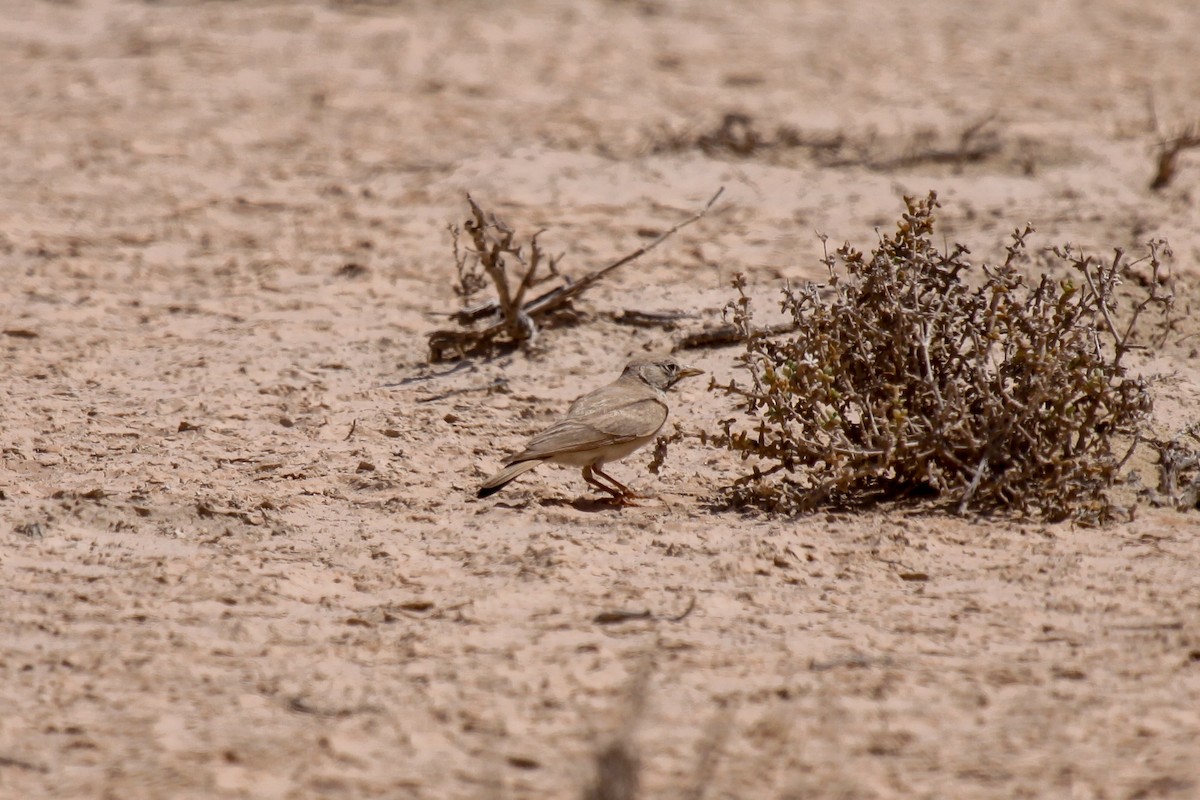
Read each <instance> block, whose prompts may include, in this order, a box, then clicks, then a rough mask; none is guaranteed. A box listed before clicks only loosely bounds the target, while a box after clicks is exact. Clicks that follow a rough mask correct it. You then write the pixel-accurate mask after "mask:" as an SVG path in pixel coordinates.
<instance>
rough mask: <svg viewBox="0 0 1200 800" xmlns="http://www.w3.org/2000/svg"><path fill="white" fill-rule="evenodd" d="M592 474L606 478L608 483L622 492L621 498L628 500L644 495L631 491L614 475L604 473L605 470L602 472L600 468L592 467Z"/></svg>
mask: <svg viewBox="0 0 1200 800" xmlns="http://www.w3.org/2000/svg"><path fill="white" fill-rule="evenodd" d="M592 472H593V473H595V474H596V475H599V476H600V477H601V478H604V479H605V480H606V481H608V482H609V483H611V484H612V485H613V486H615V487H617V489H618V490H619V491H620V492H621V496H622V497H623V498H625V499H626V500H628V499H631V498H635V497H641V496H642V495H640V494H638V493H637V492H635V491H634V490H633V489H630V488H629V487H628V486H626V485H625V484H623V483H621V482H620V481H619V480H617V479H616V478H614V477H613V476H612V475H609V474H608V473H607V472H604V471H603V470H601V469H600V467H598V466H596V467H592Z"/></svg>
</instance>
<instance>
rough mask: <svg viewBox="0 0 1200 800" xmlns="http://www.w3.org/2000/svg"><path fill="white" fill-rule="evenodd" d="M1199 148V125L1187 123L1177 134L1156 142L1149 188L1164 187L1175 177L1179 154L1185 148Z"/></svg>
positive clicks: (1154, 189)
mask: <svg viewBox="0 0 1200 800" xmlns="http://www.w3.org/2000/svg"><path fill="white" fill-rule="evenodd" d="M1197 148H1200V125H1195V124H1193V125H1188V126H1187V127H1185V128H1183V129H1182V130H1181V131H1179V133H1178V134H1176V135H1175V136H1172V137H1171V138H1169V139H1165V140H1163V141H1161V142H1159V143H1158V160H1157V164H1156V168H1155V171H1154V179H1153V180H1152V181H1150V189H1151V190H1153V191H1158V190H1159V189H1164V188H1166V187H1167V185H1168V184H1170V183H1171V181H1173V180H1174V179H1175V174H1176V172H1178V170H1179V156H1180V154H1181V153H1183V152H1184V151H1185V150H1194V149H1197Z"/></svg>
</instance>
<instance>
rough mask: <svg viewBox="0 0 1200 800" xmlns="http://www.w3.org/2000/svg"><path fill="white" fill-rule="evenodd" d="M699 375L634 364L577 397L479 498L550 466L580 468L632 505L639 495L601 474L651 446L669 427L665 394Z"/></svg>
mask: <svg viewBox="0 0 1200 800" xmlns="http://www.w3.org/2000/svg"><path fill="white" fill-rule="evenodd" d="M703 372H704V371H703V370H699V369H696V368H695V367H689V366H685V365H683V364H680V363H679V362H678V361H676V360H675V359H674V358H673V357H671V356H662V357H657V358H635V359H634V360H632V361H630V362H629V363H628V364H627V365H626V366H625V370H624V372H622V373H621V377H619V378H617V379H616V380H615V381H613V382H612V383H610V384H608V385H607V386H603V387H601V388H599V389H596V390H595V391H592V392H588V393H587V394H585V395H584V396H583V397H580V398H579V399H578V400H576V401H575V402H574V403H572V404H571V407H570V408H569V409H567V414H566V416H565V417H563V418H562V419H560V420H559V421H558V422H556V423H554V424H553V425H551V426H550V427H549V428H547V429H546V430H544V431H542V432H541V433H539V434H538V435H536V436H534V437H533V438H532V439H530V440H529V444H527V445H525V449H524V450H522V451H521V452H519V453H517V454H516V455H514V456H513V457H511V458H509V459H508V462H507V466H505V467H504V469H502V470H500V471H499V472H497V473H496V474H495V475H493V476H492V477H490V478H488V479H487V480H486V481H484V483H483V485H482V486H481V487H479V496H480V497H487V496H489V495H493V494H495V493H496V492H498V491H500V490H501V489H503V488H504V487H505V486H507V485H508V484H509V483H510V482H511V481H512V480H513V479H515V478H516V477H517V476H518V475H521V474H522V473H525V472H528V471H529V470H531V469H533V468H534V467H536V466H537V465H538V464H541V463H542V462H544V461H549V462H550V463H552V464H565V465H568V466H572V467H582V468H583V479H584V480H585V481H587V482H588V483H590V484H591V485H592V486H595V487H596V488H597V489H600V490H601V491H604V492H607V493H608V494H610V495H612V497H613V499H614V500H616V501H617V502H619V503H628V502H630V500H632V499H633V498H635V497H637V495H636V494H635V493H634V492H633V491H632V490H631V489H630V488H629V487H628V486H625V485H624V484H623V483H621V482H620V481H618V480H617V479H616V478H614V477H612V476H611V475H608V474H607V473H605V472H604V470H603V469H602V468H603V466H604V465H605V464H608V463H609V462H612V461H618V460H620V459H622V458H625V456H627V455H629V454H630V453H632V452H633V451H635V450H637V449H638V448H639V447H642V446H643V445H645V444H647V443H649V442H650V441H651V440H653V439H654V437H655V435H656V434H657V433H658V431H659V429H660V428H662V426H663V423H665V422H666V421H667V402H666V401H667V397H666V392H667V390H668V389H670V388H671V387H672V386H674V385H675V384H676V383H678V382H679V381H680V380H681V379H683V378H687V377H690V376H692V375H701V374H703ZM601 478H603V479H604V480H605V481H607V483H602V482H601V481H600V479H601Z"/></svg>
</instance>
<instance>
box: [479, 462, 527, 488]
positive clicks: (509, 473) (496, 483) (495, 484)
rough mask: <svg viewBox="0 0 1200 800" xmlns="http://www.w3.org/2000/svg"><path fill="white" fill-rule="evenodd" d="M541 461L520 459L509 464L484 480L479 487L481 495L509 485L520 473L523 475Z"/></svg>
mask: <svg viewBox="0 0 1200 800" xmlns="http://www.w3.org/2000/svg"><path fill="white" fill-rule="evenodd" d="M540 463H542V462H541V461H518V462H517V463H515V464H509V465H508V466H507V467H505V468H504V469H502V470H500V471H499V472H497V473H496V474H495V475H493V476H492V477H490V478H488V479H487V480H486V481H484V482H483V486H480V487H479V494H478V496H479V497H489V496H491V495H493V494H495V493H496V492H498V491H500V490H501V489H503V488H504V487H505V486H508V484H509V483H510V482H512V481H513V480H515V479H516V477H517V476H518V475H523V474H524V473H526V472H528V471H529V470H531V469H533V468H534V467H536V466H537V465H538V464H540Z"/></svg>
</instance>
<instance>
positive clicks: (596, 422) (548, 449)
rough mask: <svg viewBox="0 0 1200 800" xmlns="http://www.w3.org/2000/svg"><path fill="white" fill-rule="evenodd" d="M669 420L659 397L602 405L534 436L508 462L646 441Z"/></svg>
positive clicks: (562, 420)
mask: <svg viewBox="0 0 1200 800" xmlns="http://www.w3.org/2000/svg"><path fill="white" fill-rule="evenodd" d="M576 410H577V409H576ZM666 421H667V404H666V403H664V402H663V401H662V400H660V399H658V398H657V397H645V398H642V399H639V400H632V401H629V402H626V403H621V404H616V403H612V404H599V407H598V408H597V410H595V411H593V412H591V413H585V414H578V413H575V414H572V415H571V416H568V417H566V418H565V419H561V420H559V421H558V422H556V423H554V424H553V425H551V426H550V427H549V428H547V429H546V430H544V431H542V432H541V433H539V434H538V435H537V436H534V437H533V438H532V439H530V440H529V444H528V445H526V446H525V450H524V451H522V452H520V453H518V454H517V455H515V456H513V457H512V458H511V459H510V460H509V463H515V462H518V461H528V460H530V459H534V458H546V457H547V456H551V455H554V454H556V453H575V452H578V451H580V450H592V449H595V448H600V447H609V446H611V445H614V444H623V443H625V442H630V441H633V440H635V439H645V438H646V437H648V436H653V435H654V434H655V433H657V432H658V429H659V428H661V427H662V426H663V423H664V422H666Z"/></svg>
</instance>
